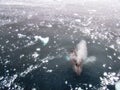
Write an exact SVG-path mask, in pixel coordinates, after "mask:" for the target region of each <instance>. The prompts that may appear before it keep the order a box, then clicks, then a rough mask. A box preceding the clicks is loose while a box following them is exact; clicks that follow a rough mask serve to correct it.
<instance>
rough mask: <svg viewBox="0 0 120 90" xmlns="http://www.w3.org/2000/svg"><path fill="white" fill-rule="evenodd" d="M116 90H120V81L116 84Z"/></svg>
mask: <svg viewBox="0 0 120 90" xmlns="http://www.w3.org/2000/svg"><path fill="white" fill-rule="evenodd" d="M115 90H120V81H118V82H117V83H116V84H115Z"/></svg>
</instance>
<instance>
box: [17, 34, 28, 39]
mask: <svg viewBox="0 0 120 90" xmlns="http://www.w3.org/2000/svg"><path fill="white" fill-rule="evenodd" d="M24 37H26V35H23V34H21V33H19V34H18V38H24Z"/></svg>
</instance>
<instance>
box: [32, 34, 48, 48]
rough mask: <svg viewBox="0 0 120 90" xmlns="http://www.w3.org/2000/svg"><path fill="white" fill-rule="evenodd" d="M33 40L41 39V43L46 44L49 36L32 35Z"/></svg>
mask: <svg viewBox="0 0 120 90" xmlns="http://www.w3.org/2000/svg"><path fill="white" fill-rule="evenodd" d="M34 38H35V41H38V40H41V42H42V43H43V45H44V46H45V45H47V43H48V42H49V37H45V38H43V37H41V36H34Z"/></svg>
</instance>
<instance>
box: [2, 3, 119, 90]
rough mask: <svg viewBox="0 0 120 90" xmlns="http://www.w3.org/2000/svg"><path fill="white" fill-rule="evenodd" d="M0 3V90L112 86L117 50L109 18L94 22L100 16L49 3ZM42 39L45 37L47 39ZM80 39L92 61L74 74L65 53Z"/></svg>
mask: <svg viewBox="0 0 120 90" xmlns="http://www.w3.org/2000/svg"><path fill="white" fill-rule="evenodd" d="M0 7H1V8H0V12H1V14H0V20H1V23H0V24H1V26H0V89H1V90H2V89H3V90H106V89H107V88H108V89H109V90H115V86H114V85H115V82H117V81H119V79H120V73H119V70H120V56H119V55H120V52H119V49H118V47H117V46H115V45H116V43H114V41H115V40H116V39H118V37H119V36H118V34H119V32H118V33H115V32H112V31H111V29H113V26H109V25H108V24H109V23H110V25H111V22H109V23H108V22H105V26H103V27H102V26H101V27H100V26H99V25H101V24H102V23H103V22H104V19H105V18H103V21H102V20H100V21H97V19H98V20H99V19H100V18H99V15H98V16H94V14H93V15H91V14H90V15H88V14H87V13H89V12H87V10H86V11H84V12H82V13H81V11H80V12H79V10H78V11H75V10H73V11H71V12H69V13H66V11H63V12H61V13H60V12H59V11H58V10H56V9H54V10H53V7H50V8H44V7H25V6H4V5H2V6H0ZM82 10H84V9H82ZM61 11H62V10H61ZM58 12H59V13H58ZM75 12H77V13H78V15H77V16H76V14H74V13H75ZM98 14H99V13H98ZM102 17H104V14H102ZM79 20H81V21H79ZM112 25H113V24H112ZM109 28H111V29H109ZM105 33H108V34H105ZM102 35H103V36H102ZM40 37H41V38H42V39H43V40H41V38H40ZM45 38H49V40H48V42H47V43H46V44H45V41H46V40H45ZM82 39H84V40H86V41H87V46H88V56H95V57H96V61H95V62H93V63H88V64H86V65H85V66H84V67H83V72H82V74H81V75H80V76H77V75H76V74H75V73H74V72H73V70H72V67H71V65H70V63H69V61H67V59H66V56H67V53H69V52H70V50H71V49H73V48H74V47H75V46H76V44H77V43H78V42H79V41H80V40H82ZM106 74H107V75H106ZM101 78H102V79H101ZM110 78H113V79H112V80H111V79H110ZM103 88H105V89H103Z"/></svg>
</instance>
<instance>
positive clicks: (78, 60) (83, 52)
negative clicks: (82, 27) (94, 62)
mask: <svg viewBox="0 0 120 90" xmlns="http://www.w3.org/2000/svg"><path fill="white" fill-rule="evenodd" d="M87 55H88V52H87V43H86V41H85V40H81V41H80V42H79V43H78V44H77V45H76V47H75V48H74V50H73V51H72V52H70V62H71V64H72V67H73V70H74V71H75V73H76V74H77V75H80V74H81V72H82V67H83V64H84V61H85V60H87Z"/></svg>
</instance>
